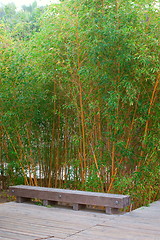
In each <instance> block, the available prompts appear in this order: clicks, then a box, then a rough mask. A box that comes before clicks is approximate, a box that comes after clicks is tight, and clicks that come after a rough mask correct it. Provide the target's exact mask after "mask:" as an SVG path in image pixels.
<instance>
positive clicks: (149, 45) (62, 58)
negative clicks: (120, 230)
mask: <svg viewBox="0 0 160 240" xmlns="http://www.w3.org/2000/svg"><path fill="white" fill-rule="evenodd" d="M34 4H35V3H34ZM32 7H33V6H32ZM13 13H14V14H12V15H10V17H9V19H8V18H7V17H6V18H5V16H6V15H4V16H3V17H1V27H2V28H1V37H0V38H1V40H0V41H1V44H0V51H1V56H2V57H1V86H2V87H1V94H2V98H1V99H2V100H1V106H2V108H1V109H2V110H1V113H2V122H1V123H2V125H1V139H2V144H1V160H0V161H1V162H0V165H1V174H3V175H5V176H8V185H11V184H21V183H23V184H30V185H40V186H47V187H60V188H70V189H81V190H88V191H100V192H111V193H122V194H130V195H131V197H132V202H133V207H138V206H141V205H144V204H148V203H150V202H151V201H154V200H156V199H158V198H159V173H160V167H159V158H158V153H159V152H158V150H159V145H158V144H159V139H158V127H159V126H158V124H159V111H158V110H159V102H158V90H159V86H158V84H159V59H158V50H159V49H158V47H159V46H158V29H159V26H158V9H157V5H156V4H155V2H153V1H150V0H148V1H128V0H127V1H126V0H123V1H120V0H117V1H110V0H101V1H99V0H96V1H94V0H92V1H91V0H81V1H78V0H70V1H62V2H61V3H60V4H55V5H50V6H48V8H45V9H43V11H42V9H41V11H40V9H38V8H37V7H36V5H35V8H34V9H33V10H32V11H31V12H29V11H28V12H27V11H26V10H25V8H23V12H21V13H20V12H19V13H18V12H17V13H15V12H14V11H13ZM18 14H19V15H18ZM20 14H21V15H20ZM24 17H25V19H24ZM17 19H18V20H17ZM19 19H20V20H21V23H20V20H19ZM11 20H12V21H11ZM22 20H23V21H22Z"/></svg>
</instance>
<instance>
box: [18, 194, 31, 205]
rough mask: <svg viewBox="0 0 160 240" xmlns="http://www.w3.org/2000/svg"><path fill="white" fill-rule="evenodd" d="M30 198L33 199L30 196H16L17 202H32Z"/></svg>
mask: <svg viewBox="0 0 160 240" xmlns="http://www.w3.org/2000/svg"><path fill="white" fill-rule="evenodd" d="M30 200H31V199H30V198H25V197H19V196H17V197H16V202H17V203H23V202H30Z"/></svg>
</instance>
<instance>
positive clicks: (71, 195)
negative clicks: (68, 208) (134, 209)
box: [10, 185, 130, 214]
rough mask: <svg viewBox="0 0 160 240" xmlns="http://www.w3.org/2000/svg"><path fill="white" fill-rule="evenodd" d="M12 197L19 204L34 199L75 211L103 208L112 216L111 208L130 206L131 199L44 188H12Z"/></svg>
mask: <svg viewBox="0 0 160 240" xmlns="http://www.w3.org/2000/svg"><path fill="white" fill-rule="evenodd" d="M10 193H11V195H14V196H16V197H17V202H19V203H21V202H25V201H29V200H30V199H32V198H38V199H41V200H43V203H44V205H47V204H48V203H52V201H53V202H54V204H55V203H56V202H63V203H71V204H73V209H74V210H79V209H81V207H82V205H92V206H102V207H105V208H106V213H108V214H111V213H113V212H114V211H112V209H111V208H114V209H120V208H125V207H127V206H129V204H130V197H129V196H128V195H121V194H109V193H99V192H87V191H77V190H67V189H58V188H44V187H34V186H25V185H19V186H11V187H10Z"/></svg>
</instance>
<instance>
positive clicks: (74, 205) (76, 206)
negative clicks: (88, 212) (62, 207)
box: [73, 203, 86, 211]
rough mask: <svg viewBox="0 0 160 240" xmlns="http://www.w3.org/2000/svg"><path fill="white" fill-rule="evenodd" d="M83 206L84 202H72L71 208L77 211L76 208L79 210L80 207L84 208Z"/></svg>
mask: <svg viewBox="0 0 160 240" xmlns="http://www.w3.org/2000/svg"><path fill="white" fill-rule="evenodd" d="M85 206H86V205H84V204H78V203H74V204H73V210H75V211H78V210H80V209H83V208H85Z"/></svg>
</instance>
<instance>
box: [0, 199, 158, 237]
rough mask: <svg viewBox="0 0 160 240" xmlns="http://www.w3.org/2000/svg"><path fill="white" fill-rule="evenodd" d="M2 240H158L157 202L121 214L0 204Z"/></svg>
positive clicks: (0, 232)
mask: <svg viewBox="0 0 160 240" xmlns="http://www.w3.org/2000/svg"><path fill="white" fill-rule="evenodd" d="M0 239H2V240H9V239H10V240H11V239H16V240H33V239H34V240H44V239H45V240H64V239H65V240H113V239H114V240H117V239H118V240H142V239H143V240H160V201H157V202H154V203H152V204H151V205H150V207H142V208H139V209H137V210H135V211H132V212H131V213H126V214H124V215H106V214H105V213H102V212H98V211H88V210H83V211H78V212H75V211H73V210H71V209H68V208H64V207H58V206H57V207H53V208H47V207H43V206H37V205H33V204H26V203H16V202H10V203H4V204H0Z"/></svg>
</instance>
